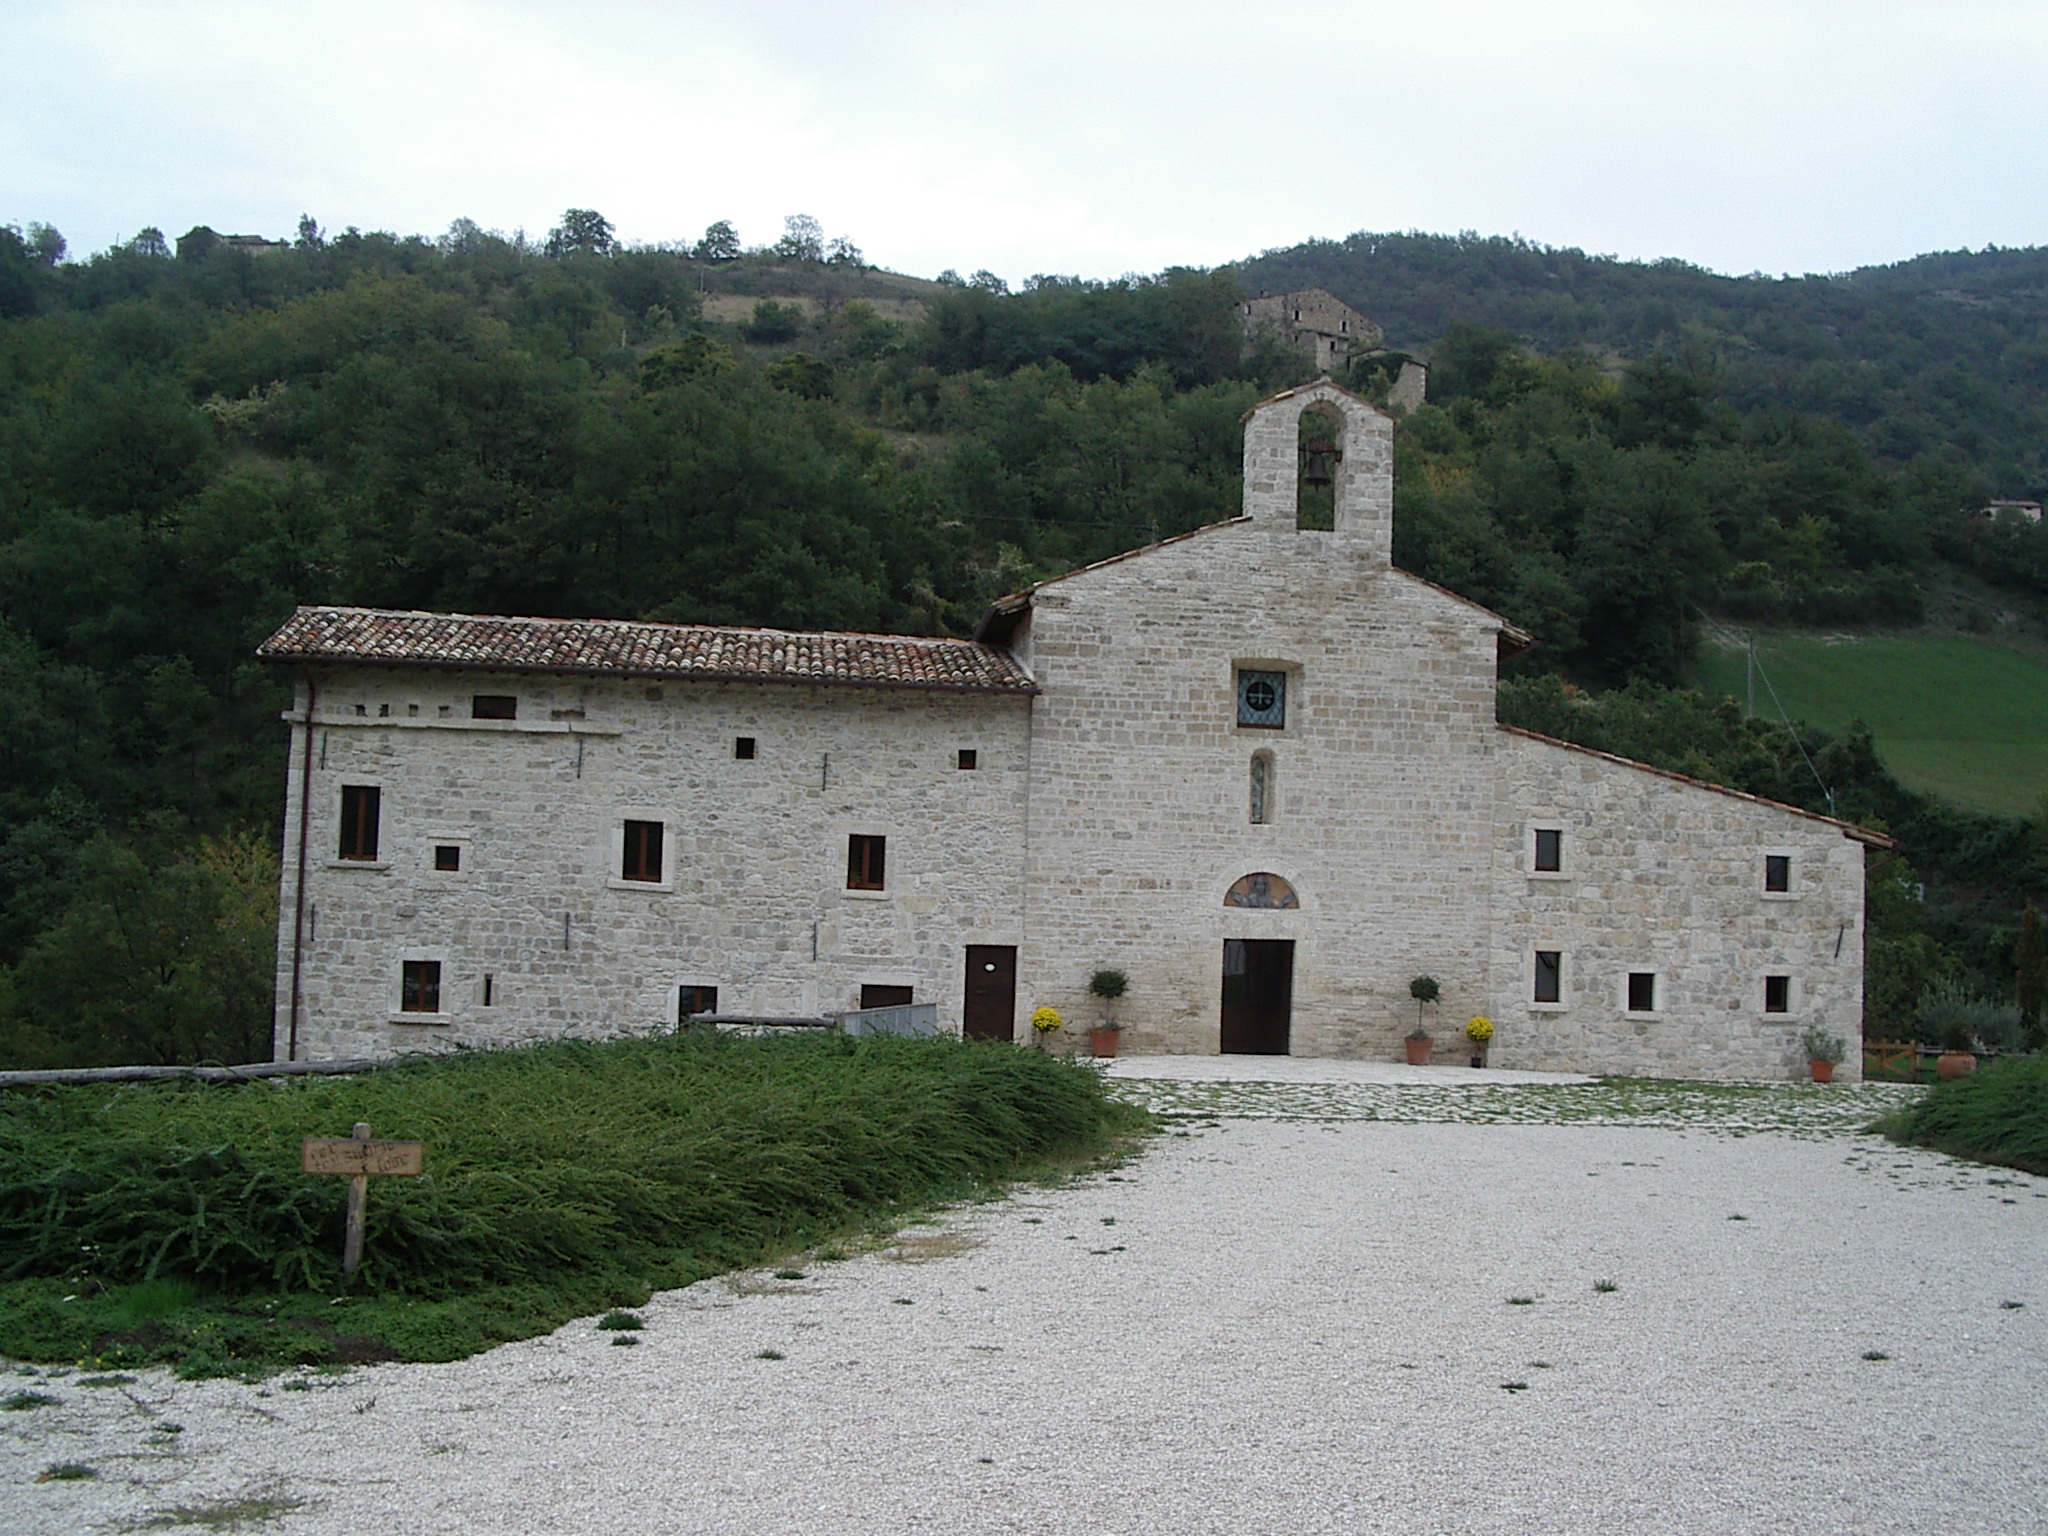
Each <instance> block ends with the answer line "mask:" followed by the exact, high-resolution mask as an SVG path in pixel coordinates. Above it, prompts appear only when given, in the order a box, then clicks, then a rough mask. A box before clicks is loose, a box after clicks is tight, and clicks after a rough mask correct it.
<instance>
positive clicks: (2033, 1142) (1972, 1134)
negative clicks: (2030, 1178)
mask: <svg viewBox="0 0 2048 1536" xmlns="http://www.w3.org/2000/svg"><path fill="white" fill-rule="evenodd" d="M1879 1125H1880V1129H1882V1130H1883V1131H1884V1133H1885V1134H1886V1135H1887V1136H1890V1137H1891V1138H1892V1139H1893V1140H1894V1141H1900V1142H1905V1143H1907V1144H1909V1145H1912V1146H1917V1147H1931V1148H1933V1149H1934V1150H1935V1151H1937V1152H1946V1153H1948V1154H1949V1155H1950V1156H1952V1157H1967V1158H1969V1159H1970V1160H1971V1161H1973V1162H1979V1163H1996V1164H1998V1165H2000V1166H2002V1167H2006V1168H2020V1169H2024V1170H2025V1171H2026V1172H2028V1173H2035V1174H2041V1175H2044V1176H2048V1054H2036V1055H2033V1056H2022V1057H2017V1058H2013V1059H2008V1060H2002V1061H1987V1062H1985V1063H1984V1064H1983V1065H1982V1066H1980V1067H1979V1068H1978V1069H1977V1070H1976V1071H1975V1072H1973V1073H1971V1074H1970V1076H1968V1077H1961V1078H1957V1079H1956V1080H1955V1081H1953V1082H1937V1083H1936V1084H1934V1086H1933V1087H1931V1088H1930V1089H1928V1091H1927V1093H1926V1095H1925V1096H1924V1097H1922V1098H1920V1099H1919V1100H1918V1101H1916V1102H1915V1103H1912V1104H1909V1105H1907V1106H1906V1107H1905V1108H1903V1109H1901V1110H1899V1111H1898V1112H1897V1113H1895V1114H1892V1115H1888V1116H1886V1117H1885V1118H1884V1120H1882V1121H1881V1122H1879Z"/></svg>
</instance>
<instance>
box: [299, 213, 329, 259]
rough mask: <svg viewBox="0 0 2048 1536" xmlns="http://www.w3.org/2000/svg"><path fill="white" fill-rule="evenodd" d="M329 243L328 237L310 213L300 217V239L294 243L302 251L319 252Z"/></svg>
mask: <svg viewBox="0 0 2048 1536" xmlns="http://www.w3.org/2000/svg"><path fill="white" fill-rule="evenodd" d="M326 243H327V235H326V233H325V232H324V231H323V230H322V229H321V228H320V226H319V224H318V223H317V222H316V221H315V220H314V218H313V215H311V214H310V213H302V214H300V215H299V238H298V239H297V240H296V241H295V242H294V244H296V245H297V246H298V248H299V249H300V250H302V251H317V250H319V249H320V247H321V246H323V245H325V244H326Z"/></svg>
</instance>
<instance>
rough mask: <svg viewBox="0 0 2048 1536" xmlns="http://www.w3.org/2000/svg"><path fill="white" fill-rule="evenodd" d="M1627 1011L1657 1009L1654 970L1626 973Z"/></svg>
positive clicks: (1652, 1011)
mask: <svg viewBox="0 0 2048 1536" xmlns="http://www.w3.org/2000/svg"><path fill="white" fill-rule="evenodd" d="M1628 1011H1629V1012H1630V1013H1655V1012H1656V1011H1657V973H1656V972H1655V971H1630V972H1629V973H1628Z"/></svg>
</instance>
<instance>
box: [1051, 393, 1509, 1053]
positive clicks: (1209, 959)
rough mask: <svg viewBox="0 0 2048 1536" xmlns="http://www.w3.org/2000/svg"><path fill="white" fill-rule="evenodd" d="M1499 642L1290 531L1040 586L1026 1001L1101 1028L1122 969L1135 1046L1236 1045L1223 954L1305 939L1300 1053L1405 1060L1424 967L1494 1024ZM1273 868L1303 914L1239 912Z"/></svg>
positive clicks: (1227, 535)
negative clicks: (1240, 677)
mask: <svg viewBox="0 0 2048 1536" xmlns="http://www.w3.org/2000/svg"><path fill="white" fill-rule="evenodd" d="M1261 425H1262V423H1260V422H1258V421H1256V420H1255V421H1254V423H1253V427H1252V431H1253V433H1254V434H1256V433H1257V432H1258V430H1259V428H1260V426H1261ZM1284 425H1285V435H1286V437H1287V442H1288V449H1289V453H1290V455H1291V452H1292V432H1293V427H1292V422H1291V418H1290V419H1288V420H1287V421H1286V422H1285V424H1284ZM1255 440H1257V439H1256V437H1255ZM1247 499H1248V501H1249V500H1250V495H1249V493H1248V498H1247ZM1354 510H1355V509H1354ZM1342 516H1343V512H1342V510H1341V509H1340V519H1341V517H1342ZM1339 526H1340V530H1341V528H1342V527H1343V524H1342V522H1341V521H1340V524H1339ZM1496 628H1497V625H1496V623H1495V621H1493V620H1491V619H1490V618H1489V617H1488V616H1487V615H1486V614H1484V613H1483V612H1482V611H1480V610H1478V609H1475V608H1473V607H1471V606H1470V605H1468V604H1465V603H1463V602H1460V601H1458V600H1457V599H1455V598H1452V597H1449V596H1447V595H1446V594H1444V593H1442V592H1439V591H1438V590H1437V589H1435V588H1433V587H1430V586H1429V585H1428V584H1427V583H1423V582H1419V581H1416V580H1415V579H1414V578H1412V577H1409V576H1406V575H1404V574H1403V573H1400V572H1398V571H1391V570H1389V569H1387V567H1386V565H1385V560H1384V555H1383V553H1380V552H1378V551H1377V550H1376V548H1375V546H1374V545H1373V544H1372V542H1370V541H1366V540H1347V539H1346V538H1345V536H1344V535H1343V533H1342V532H1341V531H1340V532H1339V533H1336V534H1332V533H1327V532H1324V533H1316V532H1305V533H1301V532H1296V531H1295V530H1294V528H1293V526H1292V523H1291V519H1288V520H1282V519H1281V518H1279V517H1277V516H1275V517H1272V518H1270V519H1265V520H1261V519H1256V518H1254V519H1244V520H1240V521H1238V522H1235V523H1230V524H1225V525H1222V526H1219V527H1215V528H1210V529H1206V530H1204V531H1202V532H1199V533H1196V534H1193V535H1191V536H1189V537H1187V538H1184V539H1181V540H1178V541H1175V542H1173V543H1170V544H1168V545H1165V546H1163V547H1159V548H1156V549H1153V550H1151V551H1149V552H1147V553H1145V554H1144V555H1142V556H1140V557H1137V558H1131V559H1126V560H1121V561H1114V562H1110V563H1108V564H1106V565H1103V566H1099V567H1096V568H1094V569H1092V570H1089V571H1085V572H1081V573H1078V574H1076V575H1074V576H1070V577H1067V578H1064V579H1061V580H1059V581H1056V582H1053V583H1050V584H1048V585H1046V586H1044V587H1041V588H1040V589H1039V591H1038V592H1037V594H1036V596H1035V599H1034V603H1033V610H1032V615H1031V620H1030V625H1029V628H1028V631H1027V633H1026V634H1025V635H1024V636H1022V637H1021V640H1020V652H1021V654H1022V655H1023V656H1024V657H1025V659H1026V661H1027V664H1028V665H1029V666H1030V667H1031V668H1032V670H1033V675H1034V677H1036V678H1037V680H1038V681H1039V683H1040V685H1041V686H1042V687H1043V688H1044V690H1045V692H1044V695H1043V696H1042V697H1041V698H1040V700H1039V701H1038V705H1037V708H1036V710H1035V712H1034V721H1033V729H1032V779H1031V785H1032V801H1031V812H1030V889H1029V909H1028V913H1027V922H1026V930H1027V932H1026V943H1025V949H1024V954H1023V956H1022V961H1023V963H1022V966H1021V968H1020V974H1021V975H1022V977H1023V978H1024V980H1023V983H1022V984H1023V986H1024V989H1025V992H1024V995H1023V996H1022V997H1021V998H1020V1009H1021V1008H1026V1007H1030V1006H1033V1005H1035V1004H1039V1003H1051V1004H1053V1005H1054V1006H1056V1007H1058V1008H1059V1009H1060V1010H1061V1012H1062V1013H1063V1014H1065V1015H1068V1016H1069V1017H1075V1018H1078V1019H1080V1020H1082V1021H1092V1020H1093V1019H1094V1018H1096V1017H1098V1016H1099V1015H1100V1012H1101V1009H1100V1006H1099V1005H1098V1004H1095V1003H1094V1002H1093V1001H1092V1000H1090V999H1089V998H1088V997H1087V995H1086V990H1085V989H1086V984H1087V980H1088V977H1089V975H1090V974H1091V973H1092V972H1093V971H1094V970H1096V969H1098V968H1102V967H1116V968H1120V969H1122V970H1124V971H1126V972H1127V973H1128V974H1129V976H1130V978H1131V990H1130V994H1129V996H1128V997H1127V998H1126V999H1125V1000H1124V1001H1123V1003H1122V1004H1121V1005H1120V1006H1119V1008H1118V1014H1119V1016H1120V1018H1121V1020H1122V1021H1123V1022H1124V1023H1125V1024H1126V1026H1127V1028H1128V1033H1127V1034H1126V1035H1125V1036H1124V1048H1125V1049H1128V1050H1131V1051H1191V1052H1214V1051H1216V1050H1217V1049H1218V1045H1219V1033H1218V1031H1219V1020H1220V1000H1221V966H1222V950H1223V941H1224V940H1225V939H1227V938H1251V939H1258V938H1275V939H1292V940H1294V941H1295V945H1296V948H1295V964H1294V996H1293V1014H1292V1037H1291V1041H1290V1047H1291V1050H1292V1051H1293V1053H1295V1054H1298V1055H1324V1056H1354V1057H1366V1058H1371V1059H1381V1060H1389V1059H1398V1058H1399V1055H1400V1046H1399V1039H1400V1036H1401V1034H1402V1033H1403V1032H1404V1031H1405V1029H1406V1028H1407V1027H1408V1024H1409V1023H1411V1022H1412V1020H1413V1012H1412V1009H1413V1004H1412V1003H1411V1002H1410V1001H1409V999H1408V990H1407V989H1408V982H1409V979H1410V978H1411V977H1413V976H1415V975H1417V974H1420V973H1424V972H1427V973H1429V974H1432V975H1434V976H1436V977H1437V978H1438V980H1439V981H1440V982H1441V983H1442V984H1443V987H1444V995H1445V999H1446V1003H1445V1006H1446V1007H1448V1008H1453V1009H1456V1008H1466V1009H1468V1010H1469V1011H1475V1012H1476V1011H1477V1010H1478V1008H1479V1006H1480V1005H1481V1003H1482V1002H1483V1001H1484V1000H1485V998H1486V997H1487V996H1488V995H1489V994H1488V991H1487V975H1486V967H1487V962H1488V956H1489V948H1488V938H1487V921H1488V909H1489V905H1490V902H1489V892H1490V890H1491V885H1492V880H1493V873H1492V870H1493V842H1494V833H1493V816H1494V812H1493V805H1494V769H1493V761H1492V754H1493V752H1494V750H1495V743H1496V739H1497V733H1496V731H1495V728H1494V724H1493V698H1494V670H1495V660H1494V649H1495V634H1494V631H1495V629H1496ZM1239 667H1251V668H1256V669H1260V670H1281V671H1285V672H1286V674H1287V677H1288V706H1287V723H1286V727H1285V729H1284V730H1277V731H1276V730H1267V729H1258V728H1248V727H1240V726H1239V725H1238V724H1237V723H1236V722H1237V716H1236V702H1235V671H1236V669H1237V668H1239ZM1255 752H1269V753H1271V755H1272V761H1273V771H1274V775H1275V779H1276V787H1277V794H1276V799H1277V813H1276V815H1275V816H1274V818H1273V820H1272V821H1271V823H1270V824H1267V825H1260V826H1255V825H1252V824H1251V822H1250V817H1249V798H1248V797H1249V773H1250V764H1251V760H1252V756H1253V754H1254V753H1255ZM1259 871H1266V872H1270V873H1274V874H1278V875H1280V876H1282V877H1284V878H1285V879H1286V880H1287V881H1289V882H1290V883H1291V884H1292V885H1293V887H1294V888H1295V890H1296V891H1297V892H1298V893H1299V896H1300V902H1301V906H1300V909H1299V910H1298V911H1252V910H1239V909H1231V908H1226V907H1225V906H1224V905H1223V898H1224V893H1225V892H1226V891H1227V890H1228V888H1229V887H1230V885H1231V883H1232V882H1233V881H1235V880H1237V879H1238V878H1239V877H1241V876H1243V875H1246V874H1249V873H1254V872H1259Z"/></svg>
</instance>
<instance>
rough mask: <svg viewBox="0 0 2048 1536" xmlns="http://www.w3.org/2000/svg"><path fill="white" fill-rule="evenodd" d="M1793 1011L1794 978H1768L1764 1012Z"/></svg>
mask: <svg viewBox="0 0 2048 1536" xmlns="http://www.w3.org/2000/svg"><path fill="white" fill-rule="evenodd" d="M1791 1011H1792V978H1791V977H1790V976H1766V977H1765V978H1764V1012H1765V1013H1790V1012H1791Z"/></svg>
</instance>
